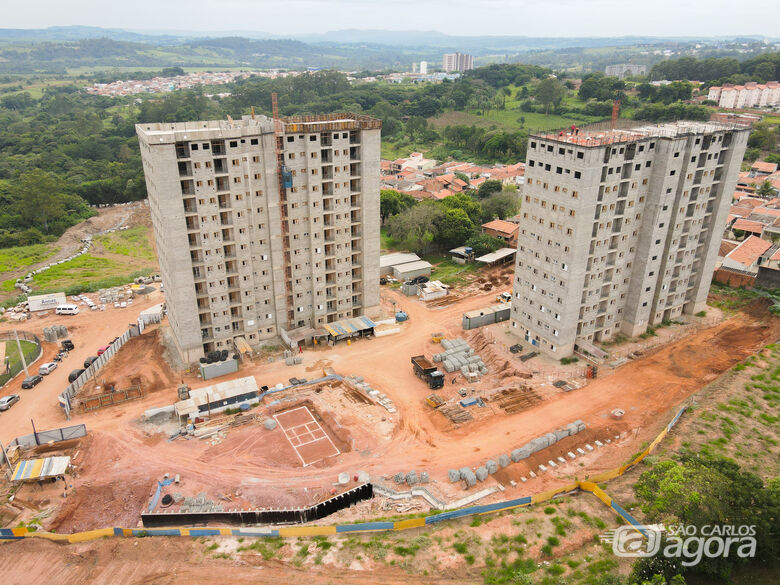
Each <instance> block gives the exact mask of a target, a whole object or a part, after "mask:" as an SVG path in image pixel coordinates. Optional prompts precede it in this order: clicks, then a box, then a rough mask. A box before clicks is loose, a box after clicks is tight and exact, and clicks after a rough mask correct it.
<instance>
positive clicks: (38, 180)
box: [14, 169, 65, 233]
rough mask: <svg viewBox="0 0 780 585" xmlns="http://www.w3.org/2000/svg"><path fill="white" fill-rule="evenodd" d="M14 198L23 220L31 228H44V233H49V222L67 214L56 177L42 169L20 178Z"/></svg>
mask: <svg viewBox="0 0 780 585" xmlns="http://www.w3.org/2000/svg"><path fill="white" fill-rule="evenodd" d="M14 196H15V197H16V200H17V201H16V205H17V209H18V211H19V215H20V216H21V217H22V220H23V221H24V222H25V223H26V224H27V225H30V226H39V225H40V226H43V231H44V233H49V220H51V219H53V218H56V217H57V216H59V215H62V214H63V213H64V212H65V205H64V201H63V198H62V193H61V192H60V191H59V188H58V182H57V179H56V177H55V176H54V175H52V174H51V173H47V172H46V171H42V170H41V169H34V170H32V171H29V172H26V173H24V174H23V175H22V176H20V177H19V181H18V182H17V184H16V185H15V188H14Z"/></svg>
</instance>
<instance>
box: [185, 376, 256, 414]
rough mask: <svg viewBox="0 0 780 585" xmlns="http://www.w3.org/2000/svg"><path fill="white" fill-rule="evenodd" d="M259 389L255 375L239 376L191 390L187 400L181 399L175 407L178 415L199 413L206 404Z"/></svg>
mask: <svg viewBox="0 0 780 585" xmlns="http://www.w3.org/2000/svg"><path fill="white" fill-rule="evenodd" d="M257 391H258V387H257V380H255V378H254V376H246V377H245V378H237V379H235V380H228V381H227V382H220V383H219V384H214V385H213V386H204V387H203V388H196V389H195V390H190V397H189V398H188V399H187V400H180V401H179V402H177V403H176V404H174V405H173V407H174V409H175V410H176V413H177V414H178V416H180V417H181V416H185V415H190V414H195V413H197V412H198V407H199V406H202V405H204V404H207V403H211V404H213V403H215V402H220V401H223V400H228V399H230V398H233V397H234V396H240V395H242V394H250V393H252V392H255V393H256V392H257Z"/></svg>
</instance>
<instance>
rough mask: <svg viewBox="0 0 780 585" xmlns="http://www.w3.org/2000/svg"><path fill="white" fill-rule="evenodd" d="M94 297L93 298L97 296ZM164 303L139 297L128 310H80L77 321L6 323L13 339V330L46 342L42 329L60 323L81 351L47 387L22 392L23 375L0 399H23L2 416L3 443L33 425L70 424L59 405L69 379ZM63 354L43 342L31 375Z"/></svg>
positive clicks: (50, 317) (50, 315)
mask: <svg viewBox="0 0 780 585" xmlns="http://www.w3.org/2000/svg"><path fill="white" fill-rule="evenodd" d="M92 296H94V295H92ZM163 300H164V297H163V295H162V293H160V292H154V293H151V294H149V295H139V296H138V297H136V300H135V301H134V303H133V304H132V305H130V306H129V307H127V308H125V309H115V308H113V307H107V308H106V310H105V311H90V310H89V307H86V306H81V311H80V312H79V314H78V315H55V314H54V311H47V312H46V313H47V314H46V315H43V316H39V315H40V313H37V314H34V316H33V317H32V318H31V319H28V320H27V321H21V322H18V323H3V324H2V325H0V332H1V333H4V334H9V333H10V335H11V336H13V330H14V329H18V330H19V331H29V332H30V333H34V334H36V335H37V336H38V337H39V338H40V339H41V340H43V328H44V327H50V326H51V325H53V324H55V323H58V324H60V325H65V326H66V327H67V328H68V334H69V337H70V339H71V341H73V343H74V344H75V346H76V348H75V349H74V350H73V351H71V352H69V355H68V357H67V358H65V359H63V360H62V361H61V362H60V364H59V366H58V367H57V369H56V370H54V371H53V372H52V373H51V374H49V375H47V376H44V378H43V381H42V382H41V383H40V384H38V385H37V386H36V387H35V388H32V389H30V390H22V389H21V385H22V380H23V379H24V374H20V375H19V376H17V377H16V378H15V379H14V380H12V381H11V382H10V383H9V384H8V385H7V386H6V387H5V388H3V389H2V390H0V395H5V394H19V395H20V396H21V400H20V401H19V402H18V403H17V404H15V405H14V406H13V407H12V408H11V409H10V410H8V411H6V412H3V413H0V441H3V442H4V443H5V444H8V441H10V440H12V439H13V438H14V437H17V436H19V435H26V434H28V433H31V432H32V426H31V423H30V420H31V419H33V420H35V424H36V426H37V427H38V429H48V428H57V427H61V426H64V425H65V424H66V421H65V416H64V414H63V411H62V408H60V406H59V405H58V403H57V396H58V395H59V394H61V393H62V391H63V390H64V389H65V387H66V386H67V385H68V374H70V372H72V371H73V370H75V369H78V368H83V367H84V363H83V362H84V360H85V359H86V358H88V357H89V356H94V355H96V352H97V349H98V348H99V347H100V346H102V345H105V344H106V343H108V342H110V341H111V340H112V339H114V338H115V337H118V336H120V335H122V334H123V333H124V332H125V331H127V326H128V324H130V323H133V322H135V321H137V320H138V314H139V313H140V312H141V311H143V310H144V309H147V308H149V307H150V306H152V305H155V304H157V303H160V302H162V301H163ZM57 351H59V346H58V344H55V343H47V342H43V357H42V358H41V359H39V360H38V361H36V362H35V363H34V364H31V365H30V367H29V371H30V373H31V374H37V373H38V367H39V366H40V365H41V364H43V363H45V362H47V361H50V360H51V358H53V357H54V355H55V354H56V353H57Z"/></svg>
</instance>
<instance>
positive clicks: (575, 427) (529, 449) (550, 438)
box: [510, 420, 585, 463]
mask: <svg viewBox="0 0 780 585" xmlns="http://www.w3.org/2000/svg"><path fill="white" fill-rule="evenodd" d="M584 430H585V423H584V422H582V421H581V420H575V421H574V422H572V423H569V424H567V425H566V426H565V427H563V428H560V429H557V430H555V431H552V432H550V433H547V434H546V435H542V436H541V437H536V438H535V439H532V440H531V441H530V442H528V443H526V444H525V445H523V446H522V447H518V448H517V449H515V450H513V451H512V452H511V453H510V458H511V459H512V461H514V462H515V463H517V462H518V461H522V460H523V459H527V458H528V457H530V456H531V455H533V454H534V453H536V452H537V451H541V450H542V449H546V448H547V447H551V446H552V445H554V444H555V443H557V442H558V441H560V440H562V439H565V438H566V437H568V436H572V435H576V434H577V433H581V432H582V431H584Z"/></svg>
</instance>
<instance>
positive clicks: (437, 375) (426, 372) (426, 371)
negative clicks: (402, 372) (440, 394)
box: [412, 355, 444, 390]
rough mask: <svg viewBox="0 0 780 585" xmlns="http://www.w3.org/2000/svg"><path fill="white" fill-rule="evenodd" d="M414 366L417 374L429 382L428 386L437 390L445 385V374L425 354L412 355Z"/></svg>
mask: <svg viewBox="0 0 780 585" xmlns="http://www.w3.org/2000/svg"><path fill="white" fill-rule="evenodd" d="M412 366H413V367H414V373H415V375H416V376H417V377H418V378H420V379H421V380H423V381H425V382H426V383H427V384H428V388H430V389H431V390H435V389H436V388H441V387H442V386H444V374H442V373H441V372H440V371H439V370H437V369H436V366H434V365H433V364H432V363H431V362H430V360H428V358H426V357H425V356H424V355H416V356H413V357H412Z"/></svg>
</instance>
